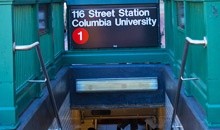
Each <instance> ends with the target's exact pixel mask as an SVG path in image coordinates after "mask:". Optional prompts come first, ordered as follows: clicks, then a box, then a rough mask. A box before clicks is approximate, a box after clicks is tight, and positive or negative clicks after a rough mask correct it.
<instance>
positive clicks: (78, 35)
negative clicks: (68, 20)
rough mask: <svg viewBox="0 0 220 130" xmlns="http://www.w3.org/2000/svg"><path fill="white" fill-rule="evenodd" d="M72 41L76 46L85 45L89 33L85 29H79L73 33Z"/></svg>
mask: <svg viewBox="0 0 220 130" xmlns="http://www.w3.org/2000/svg"><path fill="white" fill-rule="evenodd" d="M72 39H73V41H74V42H75V43H76V44H85V43H86V42H87V41H88V39H89V33H88V31H87V30H86V29H85V28H77V29H75V30H74V31H73V33H72Z"/></svg>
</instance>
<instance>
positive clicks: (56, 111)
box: [36, 44, 62, 129]
mask: <svg viewBox="0 0 220 130" xmlns="http://www.w3.org/2000/svg"><path fill="white" fill-rule="evenodd" d="M36 51H37V55H38V59H39V61H40V64H41V67H42V70H43V73H44V75H45V78H46V79H47V80H46V86H47V90H48V93H49V97H50V101H51V104H52V107H53V111H54V115H55V117H56V120H57V123H58V127H59V128H60V129H62V125H61V121H60V118H59V114H58V110H57V105H56V101H55V98H54V95H53V92H52V89H51V83H50V79H49V76H48V73H47V70H46V67H45V64H44V61H43V57H42V54H41V51H40V46H39V44H38V45H36Z"/></svg>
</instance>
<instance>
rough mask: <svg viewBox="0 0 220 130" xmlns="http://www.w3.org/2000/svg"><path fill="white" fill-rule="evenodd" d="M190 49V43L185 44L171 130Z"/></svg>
mask: <svg viewBox="0 0 220 130" xmlns="http://www.w3.org/2000/svg"><path fill="white" fill-rule="evenodd" d="M188 49H189V42H186V43H185V47H184V52H183V57H182V64H181V69H180V74H179V79H178V85H177V92H176V95H175V101H174V108H173V115H172V120H171V126H170V129H171V130H172V129H173V126H172V125H173V123H174V120H175V117H176V113H177V108H178V104H179V97H180V91H181V86H182V79H181V77H182V75H183V73H184V69H185V65H186V60H187V53H188Z"/></svg>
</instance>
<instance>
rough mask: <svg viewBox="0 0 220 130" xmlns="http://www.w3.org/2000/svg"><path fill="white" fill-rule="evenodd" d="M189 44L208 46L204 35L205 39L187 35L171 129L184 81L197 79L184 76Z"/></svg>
mask: <svg viewBox="0 0 220 130" xmlns="http://www.w3.org/2000/svg"><path fill="white" fill-rule="evenodd" d="M189 44H195V45H204V47H206V46H207V40H206V38H205V37H204V40H193V39H191V38H189V37H186V43H185V46H184V51H183V57H182V64H181V69H180V74H179V78H178V84H177V92H176V95H175V101H174V108H173V115H172V120H171V126H170V129H171V130H172V129H173V123H174V121H175V117H176V114H177V108H178V104H179V98H180V91H181V87H182V81H184V80H197V78H186V79H184V78H183V74H184V70H185V65H186V61H187V54H188V49H189Z"/></svg>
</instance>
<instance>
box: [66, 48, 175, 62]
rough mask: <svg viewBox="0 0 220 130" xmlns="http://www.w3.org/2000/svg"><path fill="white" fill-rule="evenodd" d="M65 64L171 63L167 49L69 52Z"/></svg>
mask: <svg viewBox="0 0 220 130" xmlns="http://www.w3.org/2000/svg"><path fill="white" fill-rule="evenodd" d="M63 62H64V63H65V64H73V63H79V64H98V63H165V64H168V63H171V59H170V57H169V55H168V54H167V51H166V50H165V49H117V50H111V49H110V50H88V51H85V50H83V51H69V52H66V54H64V56H63Z"/></svg>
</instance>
